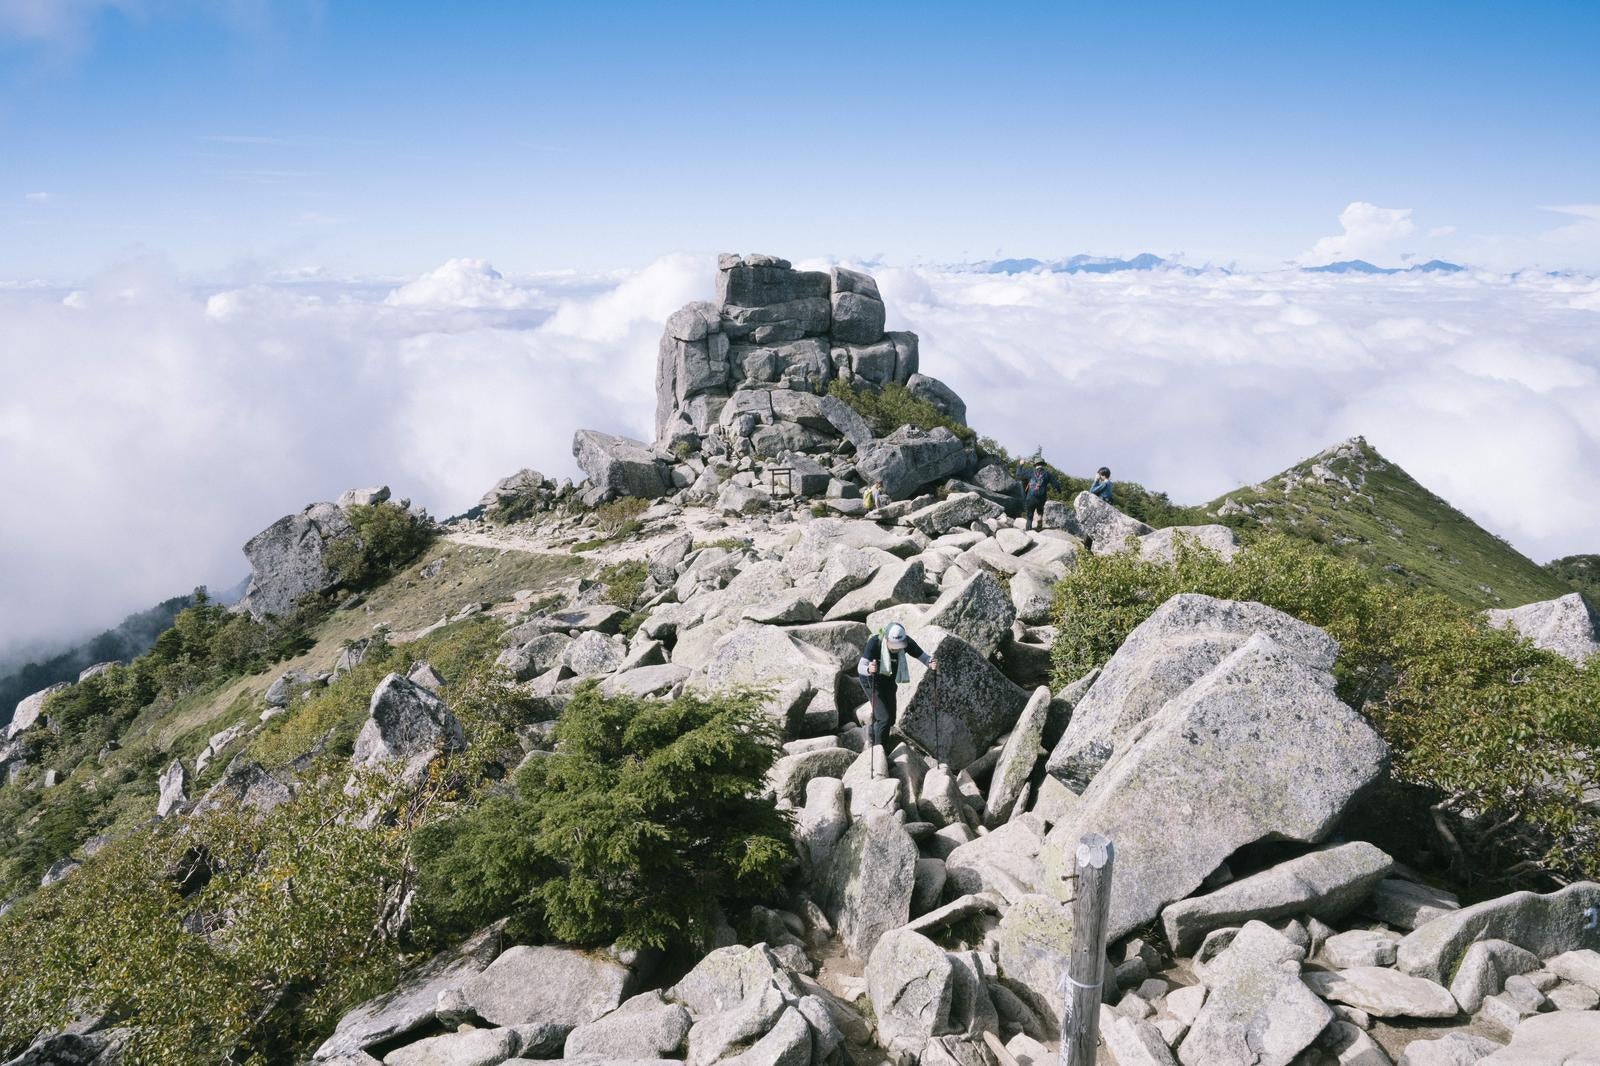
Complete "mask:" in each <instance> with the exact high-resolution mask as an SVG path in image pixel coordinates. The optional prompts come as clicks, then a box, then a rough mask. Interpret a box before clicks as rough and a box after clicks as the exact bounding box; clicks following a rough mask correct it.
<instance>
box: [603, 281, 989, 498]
mask: <svg viewBox="0 0 1600 1066" xmlns="http://www.w3.org/2000/svg"><path fill="white" fill-rule="evenodd" d="M716 292H717V299H716V301H715V302H710V301H697V302H695V303H691V304H688V305H686V306H684V307H683V308H682V309H680V310H678V311H677V312H675V313H674V314H673V315H672V316H671V317H670V318H669V319H667V325H666V329H665V330H664V331H663V332H662V334H661V346H660V351H659V354H658V355H657V358H656V419H655V432H656V437H655V440H654V441H653V442H651V443H649V444H646V443H644V442H642V441H635V440H630V439H628V438H625V437H618V436H613V435H610V434H605V433H598V432H595V431H593V430H579V431H578V433H577V435H576V436H575V437H574V439H573V445H572V449H573V455H574V457H575V458H576V459H577V461H578V465H579V466H580V467H581V468H582V469H583V471H584V473H585V474H587V475H588V478H589V481H590V483H591V488H590V490H589V492H590V494H591V495H590V497H588V498H589V499H590V500H591V502H599V501H600V500H603V499H609V498H615V497H617V496H636V497H641V498H645V499H654V498H658V497H661V496H666V495H670V494H672V493H674V492H675V491H677V490H680V489H683V488H686V487H691V486H692V487H694V488H696V489H697V490H699V491H701V492H705V491H707V490H710V489H714V488H716V487H717V486H718V485H719V484H720V481H721V478H720V476H719V475H718V474H717V473H716V472H715V471H716V469H717V467H718V466H719V465H720V464H722V463H725V462H727V461H729V460H733V461H737V460H738V459H739V458H741V457H743V456H754V457H756V458H757V459H758V460H760V461H761V462H762V464H763V467H766V466H771V467H772V468H774V469H778V470H782V471H784V474H783V477H784V478H785V479H786V484H789V483H794V484H797V485H798V487H799V488H800V490H801V493H802V495H805V496H817V497H826V498H831V499H836V500H850V499H858V498H859V497H860V496H861V490H862V489H863V487H865V486H869V485H872V484H874V483H881V484H882V485H883V486H884V489H885V493H886V495H887V497H888V498H889V499H895V500H897V499H904V498H907V497H909V496H912V495H915V494H916V492H918V491H919V490H921V489H923V488H924V487H927V486H930V485H932V484H934V483H936V482H942V481H944V480H945V479H947V478H950V477H955V476H960V475H964V474H966V473H970V472H972V471H973V468H974V455H973V452H972V450H971V449H970V448H968V447H966V446H964V445H963V443H962V442H961V441H960V440H959V439H957V438H956V437H955V436H954V435H953V434H951V433H950V432H949V430H947V429H934V430H932V431H923V430H920V429H912V428H909V427H908V428H905V429H902V430H899V431H896V432H894V433H891V434H889V435H887V436H885V437H884V438H882V439H875V438H874V437H873V433H872V429H871V427H870V426H868V425H867V424H866V423H865V421H864V420H863V419H862V417H861V416H860V415H859V414H858V413H857V412H856V411H854V410H852V409H851V407H850V406H849V405H848V404H846V403H844V402H843V401H841V400H840V399H839V398H838V397H837V396H834V395H830V394H829V386H830V385H831V384H832V383H834V382H836V381H837V382H841V383H843V384H844V385H846V386H849V387H850V388H852V389H857V390H869V391H870V390H877V389H881V388H883V387H885V386H889V385H895V386H900V387H903V388H904V389H905V390H906V391H907V392H908V393H910V394H911V395H912V396H914V397H917V398H918V399H921V400H925V401H926V402H927V403H929V404H930V405H931V406H932V407H933V408H934V409H935V410H937V411H939V412H940V413H941V414H942V415H944V416H946V417H947V418H949V419H950V420H951V421H952V422H953V423H955V424H957V425H965V422H966V404H965V403H964V402H963V401H962V399H961V397H959V396H957V395H956V394H955V392H954V391H953V390H952V389H951V388H950V387H949V386H947V385H945V384H944V383H943V382H941V381H939V380H938V379H937V378H934V377H930V376H928V375H925V374H923V373H921V372H920V360H919V355H918V350H917V335H916V334H915V333H907V332H895V331H887V332H886V331H885V330H884V328H883V326H884V320H885V316H886V309H885V307H884V302H883V297H882V296H881V295H880V293H879V292H878V283H877V282H876V281H874V280H873V279H872V277H871V276H870V275H867V274H864V273H861V272H860V271H856V270H847V269H845V268H843V267H834V268H833V269H831V270H827V271H817V270H795V269H794V268H793V267H792V266H791V265H790V263H789V261H788V260H786V259H779V258H777V257H775V256H770V255H746V256H738V255H724V256H722V257H720V259H719V261H718V264H717V284H716ZM708 470H711V471H712V473H711V474H709V475H708V474H707V471H708ZM844 509H845V510H848V508H844Z"/></svg>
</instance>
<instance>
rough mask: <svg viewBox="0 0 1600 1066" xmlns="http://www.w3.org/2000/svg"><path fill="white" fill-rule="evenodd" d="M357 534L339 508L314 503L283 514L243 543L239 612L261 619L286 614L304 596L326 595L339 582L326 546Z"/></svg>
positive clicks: (328, 504)
mask: <svg viewBox="0 0 1600 1066" xmlns="http://www.w3.org/2000/svg"><path fill="white" fill-rule="evenodd" d="M355 536H356V531H355V527H354V526H352V525H351V524H350V521H349V519H347V518H345V515H344V511H343V510H342V509H341V508H340V507H339V505H338V504H333V503H314V504H312V505H311V506H309V507H307V508H306V509H305V510H303V511H301V512H300V513H299V514H291V515H284V516H283V517H282V518H280V519H278V520H277V521H276V522H274V523H272V525H270V526H268V527H267V528H266V529H263V530H262V531H261V532H260V533H257V534H256V535H255V536H253V537H251V538H250V540H249V541H248V542H246V543H245V546H244V555H245V558H246V559H248V560H249V561H250V586H249V588H247V589H245V593H244V596H243V598H242V599H240V600H239V607H238V609H239V610H243V611H249V612H250V616H251V617H252V618H255V619H258V620H259V619H261V618H264V617H266V616H267V615H282V614H288V613H289V612H290V611H291V610H293V608H294V602H295V600H297V599H299V598H300V597H301V596H304V595H306V594H307V593H320V592H326V591H327V590H328V589H330V588H332V587H333V586H334V585H336V584H337V583H338V580H339V577H338V575H337V574H335V573H334V572H333V571H332V569H330V567H329V565H328V561H327V554H328V548H329V546H330V545H332V544H333V543H334V542H335V541H337V540H342V539H345V538H353V537H355Z"/></svg>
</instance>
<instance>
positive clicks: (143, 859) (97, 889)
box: [0, 774, 407, 1066]
mask: <svg viewBox="0 0 1600 1066" xmlns="http://www.w3.org/2000/svg"><path fill="white" fill-rule="evenodd" d="M342 785H343V775H339V774H334V775H330V776H329V779H328V780H327V781H326V782H324V783H323V784H320V785H311V786H308V787H307V789H306V790H305V791H304V792H303V793H302V794H301V795H300V796H299V797H298V798H297V799H295V800H293V801H291V802H290V803H288V804H285V805H284V806H281V807H279V808H277V809H276V810H274V811H272V812H271V813H270V814H268V815H266V816H265V817H262V818H259V819H258V818H257V817H256V816H255V813H254V812H253V811H239V810H236V809H223V810H219V811H216V812H213V813H211V814H208V815H205V816H199V817H194V818H190V819H187V820H185V822H184V823H183V824H182V826H181V828H179V827H167V826H163V827H162V828H160V829H158V830H156V831H154V832H139V833H136V834H134V835H132V836H131V837H129V838H126V839H124V840H121V841H118V842H116V843H113V844H111V845H109V846H108V847H106V848H105V849H104V850H103V851H101V852H100V853H99V854H97V855H96V856H94V857H93V858H92V859H90V860H88V861H86V862H85V863H84V865H83V866H82V867H81V868H80V869H79V870H78V871H77V872H76V873H74V874H73V875H72V876H71V877H69V878H68V879H67V880H65V881H63V882H61V883H60V884H58V885H54V886H52V887H50V888H48V889H45V890H42V891H40V892H37V893H35V894H34V895H32V896H30V897H28V898H27V899H25V900H22V901H21V902H19V903H18V904H17V905H16V907H15V909H14V910H13V911H12V912H11V913H10V914H9V915H7V916H6V917H4V918H0V1049H3V1050H0V1053H3V1054H5V1055H6V1056H8V1057H9V1056H10V1055H12V1054H15V1053H17V1052H19V1051H20V1050H21V1049H22V1048H23V1047H25V1046H26V1044H27V1043H28V1041H29V1040H31V1039H32V1038H33V1036H34V1034H35V1033H37V1032H38V1031H40V1030H44V1029H52V1028H57V1027H59V1026H61V1025H62V1024H64V1023H66V1022H69V1021H71V1020H72V1019H73V1018H75V1017H77V1016H78V1015H80V1014H82V1013H84V1012H85V1011H89V1012H93V1011H95V1010H105V1011H107V1012H109V1013H111V1014H112V1015H113V1016H114V1017H117V1018H118V1019H120V1020H121V1021H122V1024H125V1025H128V1026H130V1027H131V1028H132V1029H133V1031H134V1037H133V1046H132V1047H131V1048H130V1049H129V1054H128V1058H129V1060H130V1061H134V1062H142V1063H146V1062H147V1063H160V1064H172V1066H189V1064H194V1066H200V1064H210V1063H215V1062H219V1061H230V1062H246V1061H248V1062H259V1063H289V1062H298V1061H302V1060H303V1059H304V1058H305V1056H306V1055H307V1053H308V1052H309V1051H310V1049H311V1048H312V1047H313V1046H314V1045H315V1043H316V1041H317V1040H318V1039H319V1038H320V1037H322V1036H325V1035H326V1033H327V1031H328V1029H330V1028H331V1027H332V1024H333V1022H334V1021H335V1020H336V1019H337V1018H338V1016H339V1015H340V1014H341V1013H342V1012H343V1011H344V1010H346V1009H348V1008H349V1006H350V1005H351V1004H352V1003H353V1002H355V1001H358V1000H360V999H362V998H364V997H365V996H367V995H370V994H372V993H373V992H375V991H377V990H378V988H379V987H381V986H383V985H385V984H386V983H387V982H388V981H390V980H392V977H393V975H394V973H395V972H396V970H397V968H398V963H399V953H398V949H397V947H396V945H395V943H394V940H393V937H392V935H390V933H391V931H390V930H389V929H388V928H387V925H386V921H385V919H386V918H387V917H388V916H390V915H392V913H393V908H394V906H395V903H396V902H397V898H398V893H399V892H400V891H403V887H404V885H405V884H406V880H405V876H404V872H405V866H406V862H407V849H406V848H405V835H406V832H407V830H406V829H405V828H404V827H392V828H386V827H381V826H380V827H376V828H372V829H362V828H357V827H356V821H357V816H358V815H359V814H360V813H361V811H362V810H363V809H364V806H363V805H364V804H365V803H366V802H367V801H368V799H369V797H367V796H364V795H357V796H354V797H352V796H346V795H344V793H343V792H342V790H341V787H342ZM199 856H204V857H205V866H206V868H207V869H208V870H209V871H210V877H209V880H207V881H205V883H204V887H202V888H199V890H198V891H195V892H194V893H193V894H192V895H190V896H188V897H187V898H185V897H184V896H182V895H180V893H179V890H178V882H177V878H176V877H175V876H174V872H175V871H178V870H181V869H184V868H186V867H192V866H193V865H194V863H195V861H196V859H197V857H199ZM197 926H198V927H203V928H204V929H205V930H206V933H205V935H203V936H202V935H198V934H197V933H196V932H193V931H190V930H192V929H194V928H195V927H197ZM186 927H187V928H186Z"/></svg>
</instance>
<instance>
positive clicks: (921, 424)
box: [828, 378, 977, 441]
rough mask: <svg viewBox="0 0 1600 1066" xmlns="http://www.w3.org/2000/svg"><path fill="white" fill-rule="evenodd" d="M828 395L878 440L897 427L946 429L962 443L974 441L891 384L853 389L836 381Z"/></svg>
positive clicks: (939, 413) (957, 424) (936, 411)
mask: <svg viewBox="0 0 1600 1066" xmlns="http://www.w3.org/2000/svg"><path fill="white" fill-rule="evenodd" d="M828 394H829V395H831V396H833V397H835V398H837V399H840V400H843V401H844V402H845V403H847V404H849V405H850V407H851V409H852V410H854V411H855V413H856V414H858V415H860V416H861V417H862V418H864V419H866V420H867V424H868V425H870V426H871V427H872V432H873V433H874V434H876V435H877V436H880V437H886V436H888V435H889V434H890V433H893V432H894V431H895V430H897V429H899V428H900V427H901V426H915V427H916V428H918V429H948V430H949V431H950V432H951V433H954V434H955V435H956V436H958V437H960V438H961V439H962V440H965V441H970V440H974V439H976V437H977V434H976V433H974V432H973V431H972V430H971V429H970V428H969V427H967V426H964V425H962V424H961V423H960V422H957V421H956V420H955V419H953V418H951V417H950V416H949V415H947V414H945V413H944V412H943V411H941V410H939V409H938V408H937V407H935V406H933V404H931V403H929V402H928V401H927V400H924V399H922V398H921V397H919V396H916V395H915V394H913V393H912V392H911V390H910V389H907V388H906V387H905V386H904V385H897V384H895V383H894V382H890V383H889V384H887V385H885V386H883V387H882V388H881V389H857V388H853V387H852V386H851V385H850V384H849V383H848V382H845V381H840V380H838V379H837V378H836V379H834V380H833V381H832V382H830V383H829V385H828Z"/></svg>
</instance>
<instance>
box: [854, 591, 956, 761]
mask: <svg viewBox="0 0 1600 1066" xmlns="http://www.w3.org/2000/svg"><path fill="white" fill-rule="evenodd" d="M909 659H916V660H917V661H918V662H920V663H922V665H923V666H926V667H927V668H928V669H930V670H937V669H939V663H938V660H936V659H935V658H934V657H933V656H931V655H929V654H928V653H927V652H925V651H923V650H922V648H921V647H920V646H918V644H917V642H916V641H914V640H912V639H911V634H909V633H907V632H906V627H905V626H903V625H901V624H900V623H899V622H891V623H889V625H887V626H886V627H884V628H883V629H881V630H879V631H878V632H876V633H874V634H872V636H870V637H868V638H867V643H866V645H865V646H864V647H863V648H862V649H861V661H860V662H859V663H857V664H856V678H857V680H859V681H860V682H861V690H862V691H863V692H864V693H866V697H867V701H868V702H869V703H871V704H872V726H871V728H870V729H869V730H868V734H867V735H868V738H869V740H870V742H871V745H872V771H873V776H874V777H876V776H878V775H879V774H880V773H883V772H886V771H887V767H888V755H887V753H886V749H885V747H884V745H885V743H886V742H887V741H888V739H889V730H890V728H891V727H893V725H894V723H895V718H896V716H897V715H898V714H899V702H898V700H899V691H898V690H899V685H900V683H901V682H902V681H910V680H911V675H910V673H909V670H908V666H907V661H908V660H909Z"/></svg>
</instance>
